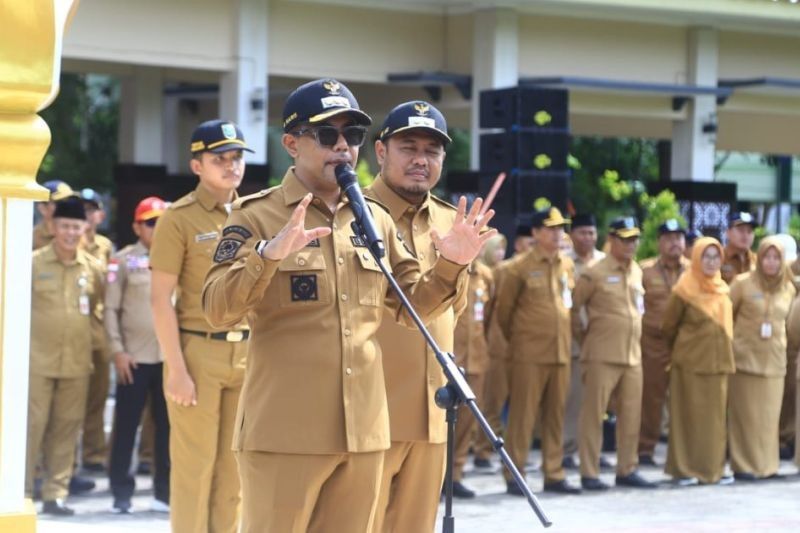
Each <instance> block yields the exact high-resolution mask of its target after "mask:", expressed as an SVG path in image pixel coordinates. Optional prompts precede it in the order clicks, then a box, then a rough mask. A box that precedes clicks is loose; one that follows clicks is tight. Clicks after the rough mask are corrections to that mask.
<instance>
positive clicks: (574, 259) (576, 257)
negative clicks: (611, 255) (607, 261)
mask: <svg viewBox="0 0 800 533" xmlns="http://www.w3.org/2000/svg"><path fill="white" fill-rule="evenodd" d="M568 256H569V258H570V259H572V262H573V263H576V264H579V265H583V264H584V263H588V262H589V261H595V260H596V261H599V260H601V259H603V258H604V257H605V256H606V254H604V253H603V252H601V251H600V250H598V249H596V248H594V249H592V257H590V258H589V260H588V261H584V260H583V259H581V257H580V256H579V255H578V254H577V253H575V250H574V249H572V250H569V252H568Z"/></svg>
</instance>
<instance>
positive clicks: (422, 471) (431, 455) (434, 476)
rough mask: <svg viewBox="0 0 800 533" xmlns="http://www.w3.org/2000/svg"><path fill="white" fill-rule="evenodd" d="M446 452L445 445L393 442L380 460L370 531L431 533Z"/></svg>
mask: <svg viewBox="0 0 800 533" xmlns="http://www.w3.org/2000/svg"><path fill="white" fill-rule="evenodd" d="M446 453H447V444H446V443H444V442H442V443H437V444H433V443H430V442H393V443H392V447H391V448H390V449H389V450H387V451H386V453H385V456H384V460H383V476H382V477H381V488H380V491H379V495H378V506H377V509H376V511H375V524H374V526H373V528H372V531H373V532H375V533H379V532H382V533H405V532H406V531H414V532H416V531H419V532H423V531H433V528H434V525H435V522H436V511H437V510H438V508H439V496H440V494H441V492H442V483H443V481H444V471H445V466H446V465H445V455H446ZM331 531H333V529H331ZM340 531H344V530H340ZM351 531H355V530H351Z"/></svg>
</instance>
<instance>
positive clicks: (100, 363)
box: [81, 350, 111, 464]
mask: <svg viewBox="0 0 800 533" xmlns="http://www.w3.org/2000/svg"><path fill="white" fill-rule="evenodd" d="M92 363H93V364H94V372H92V375H91V377H90V378H89V396H88V398H87V400H86V418H85V420H84V421H83V437H82V438H81V449H82V456H83V464H87V463H95V464H106V462H107V460H108V445H107V443H106V430H105V412H106V400H107V399H108V388H109V385H110V380H111V379H110V372H111V368H110V365H109V362H108V361H107V360H106V358H105V356H104V355H103V351H102V350H92Z"/></svg>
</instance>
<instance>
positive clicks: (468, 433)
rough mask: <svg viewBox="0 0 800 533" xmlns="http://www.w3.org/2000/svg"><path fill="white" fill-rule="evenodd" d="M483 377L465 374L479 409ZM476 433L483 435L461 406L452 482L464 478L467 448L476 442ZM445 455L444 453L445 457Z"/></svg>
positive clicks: (482, 374)
mask: <svg viewBox="0 0 800 533" xmlns="http://www.w3.org/2000/svg"><path fill="white" fill-rule="evenodd" d="M485 377H486V375H485V374H484V373H480V374H467V383H468V384H469V387H470V388H471V389H472V391H473V392H474V393H475V403H477V404H478V407H481V408H482V407H483V394H482V391H483V385H484V381H485V380H484V378H485ZM476 431H477V432H479V433H480V434H481V435H483V431H481V429H480V428H479V427H478V421H477V420H475V417H474V416H472V412H471V411H470V410H469V408H468V407H467V406H465V405H462V406H461V407H459V408H458V418H457V419H456V435H455V454H454V457H453V480H454V481H461V480H462V479H463V478H464V465H465V464H466V463H467V456H468V455H469V446H470V444H472V443H473V442H475V441H476V440H477V437H480V435H476V434H475V432H476ZM484 438H485V437H484ZM446 455H447V453H446V451H445V457H446ZM445 466H446V465H445Z"/></svg>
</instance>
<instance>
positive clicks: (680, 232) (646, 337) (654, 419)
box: [639, 218, 689, 466]
mask: <svg viewBox="0 0 800 533" xmlns="http://www.w3.org/2000/svg"><path fill="white" fill-rule="evenodd" d="M685 232H686V229H685V228H684V227H683V226H682V225H681V224H680V222H678V221H677V220H676V219H674V218H671V219H669V220H667V221H666V222H664V223H663V224H661V225H660V226H659V227H658V257H654V258H652V259H647V260H645V261H643V262H642V264H641V267H642V286H643V287H644V316H642V375H643V385H642V426H641V430H640V431H639V464H640V465H648V466H656V462H655V460H654V459H653V454H654V453H655V449H656V444H657V443H658V439H659V438H660V437H661V418H662V417H661V415H662V414H663V412H664V405H665V402H666V399H667V387H668V386H669V361H670V347H669V342H668V341H667V339H666V337H664V334H663V333H662V331H661V321H662V319H663V317H664V310H665V309H666V308H667V301H668V300H669V295H670V293H671V292H672V287H673V285H675V283H677V282H678V278H679V277H680V276H681V274H683V271H684V270H685V269H686V267H687V266H688V265H689V260H688V259H686V258H685V257H683V250H684V248H685V247H686V238H685Z"/></svg>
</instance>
